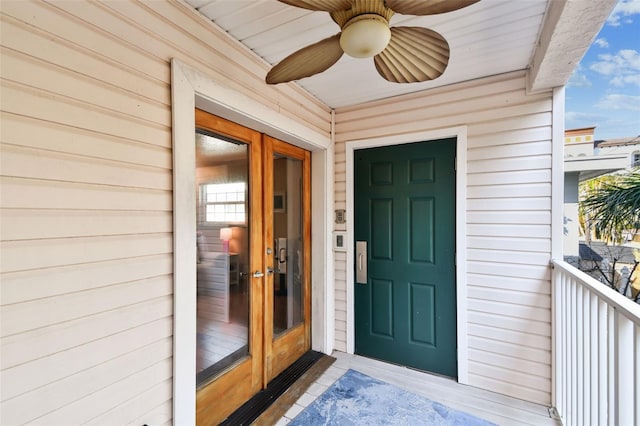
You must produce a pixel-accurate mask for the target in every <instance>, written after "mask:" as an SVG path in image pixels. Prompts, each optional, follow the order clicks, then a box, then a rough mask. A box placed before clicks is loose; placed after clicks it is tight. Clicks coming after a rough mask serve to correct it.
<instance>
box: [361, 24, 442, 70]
mask: <svg viewBox="0 0 640 426" xmlns="http://www.w3.org/2000/svg"><path fill="white" fill-rule="evenodd" d="M374 63H375V66H376V70H378V74H380V75H381V76H382V78H384V79H385V80H388V81H391V82H393V83H417V82H420V81H428V80H433V79H435V78H438V77H440V75H442V73H443V72H444V70H445V69H446V68H447V64H448V63H449V44H448V43H447V41H446V40H445V39H444V37H442V36H441V35H440V34H438V33H437V32H435V31H433V30H429V29H427V28H422V27H392V28H391V41H389V45H388V46H387V47H386V49H385V50H383V51H382V52H380V53H379V54H377V55H376V56H375V57H374Z"/></svg>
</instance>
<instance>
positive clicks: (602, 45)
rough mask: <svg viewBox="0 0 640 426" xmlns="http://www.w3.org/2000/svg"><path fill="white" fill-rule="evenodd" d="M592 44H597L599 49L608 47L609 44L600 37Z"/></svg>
mask: <svg viewBox="0 0 640 426" xmlns="http://www.w3.org/2000/svg"><path fill="white" fill-rule="evenodd" d="M594 43H595V44H597V45H598V46H599V47H602V48H603V49H604V48H607V47H609V42H608V41H607V39H606V38H602V37H601V38H597V39H596V40H595V41H594Z"/></svg>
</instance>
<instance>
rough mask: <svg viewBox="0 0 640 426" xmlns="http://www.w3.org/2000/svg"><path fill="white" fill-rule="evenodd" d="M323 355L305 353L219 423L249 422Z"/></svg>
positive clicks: (241, 423)
mask: <svg viewBox="0 0 640 426" xmlns="http://www.w3.org/2000/svg"><path fill="white" fill-rule="evenodd" d="M323 356H324V354H322V353H321V352H316V351H309V352H307V353H305V354H304V355H302V356H301V357H300V358H299V359H298V360H297V361H296V362H294V363H293V364H291V366H289V367H288V368H287V369H286V370H284V371H283V372H282V373H280V374H279V375H278V376H277V377H276V378H275V379H273V380H272V381H271V383H269V384H268V385H267V388H266V389H264V390H262V391H260V392H258V393H257V394H256V395H255V396H254V397H253V398H251V399H250V400H249V401H247V402H245V403H244V405H242V406H241V407H240V408H238V409H237V410H236V411H234V412H233V413H231V415H230V416H229V417H227V419H226V420H224V421H223V422H222V423H220V424H221V425H225V426H236V425H249V424H251V422H253V421H254V420H255V419H257V418H258V416H260V414H262V413H263V412H264V411H265V410H266V409H267V408H269V407H270V406H271V404H273V403H274V402H275V401H276V400H277V399H278V397H279V396H280V395H282V394H283V393H284V392H285V391H286V390H287V389H289V387H291V385H293V384H294V383H295V382H296V380H298V379H299V378H300V377H301V376H302V375H303V374H304V373H305V372H306V371H307V370H308V369H309V368H311V367H312V366H313V365H314V364H315V363H316V362H317V361H318V360H319V359H320V358H322V357H323Z"/></svg>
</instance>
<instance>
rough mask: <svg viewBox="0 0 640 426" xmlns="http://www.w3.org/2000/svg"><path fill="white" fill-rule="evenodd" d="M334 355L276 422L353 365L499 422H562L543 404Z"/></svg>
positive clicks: (296, 410)
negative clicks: (550, 414)
mask: <svg viewBox="0 0 640 426" xmlns="http://www.w3.org/2000/svg"><path fill="white" fill-rule="evenodd" d="M332 356H333V357H335V358H336V361H335V362H334V363H333V364H332V365H331V366H330V367H329V368H328V369H327V370H326V371H325V372H324V373H323V374H322V375H320V376H319V377H318V378H317V379H316V380H315V381H314V382H313V383H312V384H311V385H310V386H309V387H308V388H307V390H306V392H305V393H304V394H302V395H301V396H300V397H299V398H298V399H297V400H296V401H295V403H294V404H293V405H292V406H290V407H285V408H288V410H287V411H286V413H285V415H284V416H283V417H281V418H280V419H279V420H278V421H277V422H276V424H277V425H285V424H287V423H289V422H290V421H291V419H293V418H294V417H295V416H297V415H298V414H299V413H300V412H301V411H302V410H303V409H304V408H305V407H306V406H308V405H309V404H311V403H312V402H313V401H314V400H315V399H316V398H317V397H318V396H320V395H321V394H322V393H323V392H324V391H325V390H326V389H327V388H328V387H329V386H331V385H332V384H333V383H334V382H335V381H336V380H337V379H338V378H339V377H341V376H342V375H343V374H344V373H345V372H346V371H347V370H348V369H350V368H351V369H354V370H357V371H359V372H361V373H364V374H367V375H369V376H371V377H375V378H377V379H379V380H383V381H385V382H387V383H391V384H393V385H395V386H398V387H400V388H403V389H406V390H408V391H411V392H413V393H416V394H418V395H422V396H424V397H426V398H429V399H431V400H433V401H437V402H439V403H441V404H444V405H447V406H448V407H451V408H454V409H457V410H461V411H465V412H467V413H469V414H473V415H474V416H477V417H480V418H483V419H486V420H489V421H492V422H494V423H496V424H498V425H535V426H544V425H554V426H556V425H560V422H559V421H557V420H555V419H553V418H551V417H550V416H549V410H548V408H547V407H544V406H541V405H537V404H533V403H530V402H526V401H522V400H519V399H515V398H511V397H508V396H505V395H500V394H496V393H493V392H489V391H486V390H483V389H478V388H474V387H471V386H466V385H461V384H459V383H457V382H455V381H454V380H452V379H447V378H444V377H440V376H434V375H432V374H427V373H423V372H420V371H416V370H412V369H409V368H406V367H401V366H397V365H393V364H387V363H384V362H381V361H377V360H373V359H370V358H364V357H361V356H358V355H350V354H346V353H343V352H337V351H336V352H334V353H333V354H332ZM291 403H292V402H291V401H282V402H281V401H280V400H278V401H276V402H275V404H287V405H288V406H289V405H291Z"/></svg>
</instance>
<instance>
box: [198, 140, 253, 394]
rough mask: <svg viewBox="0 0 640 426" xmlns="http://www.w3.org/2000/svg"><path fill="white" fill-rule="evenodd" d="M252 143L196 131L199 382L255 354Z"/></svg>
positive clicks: (205, 380) (209, 378)
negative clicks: (252, 342)
mask: <svg viewBox="0 0 640 426" xmlns="http://www.w3.org/2000/svg"><path fill="white" fill-rule="evenodd" d="M248 175H249V152H248V145H246V144H244V143H241V142H237V141H234V140H232V139H229V138H224V137H221V136H217V135H215V134H213V133H208V132H206V131H204V130H198V131H197V133H196V183H197V191H198V197H197V209H196V211H197V229H196V232H197V237H196V243H197V314H196V316H197V320H196V321H197V354H196V356H197V358H196V374H197V383H198V385H201V384H203V383H205V382H207V381H209V380H211V379H212V378H214V377H215V376H217V375H218V374H220V373H221V372H223V371H225V370H226V369H228V368H229V367H230V366H231V365H233V364H235V363H236V362H237V361H238V360H240V359H242V358H244V357H246V356H248V354H249V298H250V294H249V292H250V287H249V285H248V276H247V271H248V270H249V267H248V265H249V260H250V259H249V240H248V238H249V232H250V229H249V221H248V219H247V218H248V217H249V209H250V206H249V203H248V200H249V183H248Z"/></svg>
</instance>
